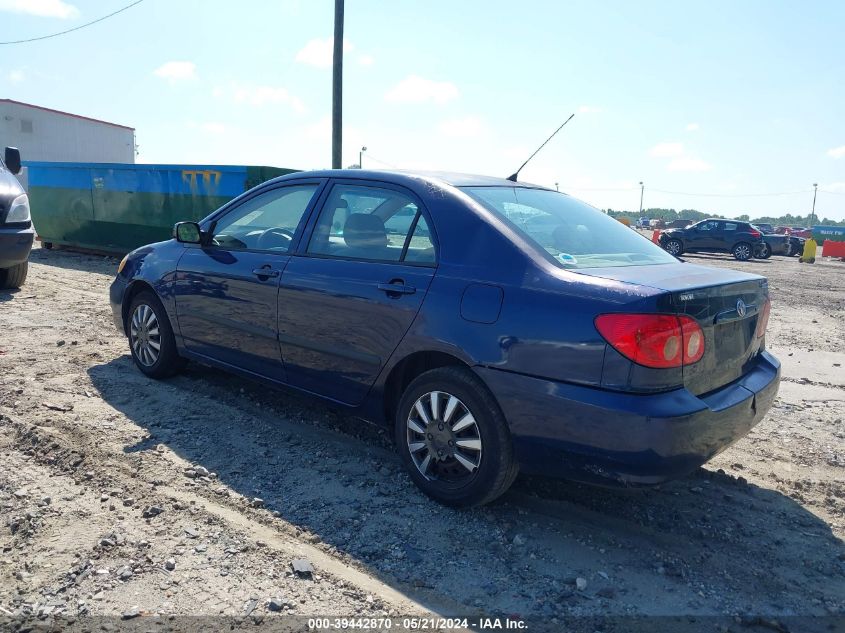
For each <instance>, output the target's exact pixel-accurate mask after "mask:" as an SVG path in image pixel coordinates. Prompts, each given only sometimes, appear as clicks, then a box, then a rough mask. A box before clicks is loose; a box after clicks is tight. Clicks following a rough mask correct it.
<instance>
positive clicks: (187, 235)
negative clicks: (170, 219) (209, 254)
mask: <svg viewBox="0 0 845 633" xmlns="http://www.w3.org/2000/svg"><path fill="white" fill-rule="evenodd" d="M173 237H175V238H176V241H177V242H184V243H185V244H199V243H200V242H201V241H202V232H201V231H200V225H199V224H197V223H196V222H177V223H176V225H175V226H174V227H173Z"/></svg>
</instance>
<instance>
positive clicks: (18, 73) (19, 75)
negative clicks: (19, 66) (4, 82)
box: [6, 70, 26, 84]
mask: <svg viewBox="0 0 845 633" xmlns="http://www.w3.org/2000/svg"><path fill="white" fill-rule="evenodd" d="M6 78H7V79H8V80H9V81H10V82H11V83H13V84H19V83H20V82H22V81H23V80H24V79H26V75H25V74H24V72H23V71H22V70H13V71H11V72H10V73H9V74H8V75H6Z"/></svg>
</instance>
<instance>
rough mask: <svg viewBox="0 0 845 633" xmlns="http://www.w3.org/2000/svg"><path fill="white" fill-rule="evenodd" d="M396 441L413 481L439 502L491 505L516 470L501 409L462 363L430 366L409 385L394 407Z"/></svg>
mask: <svg viewBox="0 0 845 633" xmlns="http://www.w3.org/2000/svg"><path fill="white" fill-rule="evenodd" d="M435 394H436V395H435ZM420 409H421V410H422V413H421V412H420ZM395 440H396V446H397V448H398V450H399V454H400V456H401V457H402V462H403V463H404V464H405V467H406V468H407V469H408V472H409V474H410V476H411V479H412V480H413V481H414V483H415V484H416V485H417V486H418V487H419V488H420V489H421V490H422V491H423V492H424V493H426V494H427V495H428V496H429V497H431V498H432V499H434V500H436V501H438V502H440V503H442V504H444V505H449V506H454V507H471V506H480V505H484V504H485V503H490V502H491V501H493V500H494V499H496V498H497V497H499V496H500V495H502V494H504V492H505V491H507V489H508V488H510V486H511V484H512V483H513V481H514V479H515V478H516V475H517V473H518V471H519V467H518V465H517V463H516V460H515V459H514V455H513V445H512V443H511V436H510V430H509V428H508V425H507V422H506V421H505V417H504V415H503V414H502V411H501V409H499V406H498V404H497V403H496V401H495V398H494V397H493V394H492V393H490V390H489V389H487V387H486V385H485V384H484V383H483V382H482V381H481V379H480V378H478V376H476V375H475V374H474V373H472V371H470V370H469V369H467V368H465V367H440V368H437V369H432V370H430V371H427V372H425V373H423V374H421V375H419V376H418V377H417V378H416V379H414V380H413V381H412V382H411V384H410V385H408V387H407V388H406V389H405V392H404V394H403V395H402V399H401V401H400V402H399V407H398V408H397V411H396V421H395Z"/></svg>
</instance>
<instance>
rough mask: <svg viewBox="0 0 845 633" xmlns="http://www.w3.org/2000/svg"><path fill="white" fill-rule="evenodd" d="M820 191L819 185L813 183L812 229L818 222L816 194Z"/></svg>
mask: <svg viewBox="0 0 845 633" xmlns="http://www.w3.org/2000/svg"><path fill="white" fill-rule="evenodd" d="M818 191H819V183H817V182H814V183H813V211H812V212H811V213H810V228H813V224H815V220H816V194H817V193H818Z"/></svg>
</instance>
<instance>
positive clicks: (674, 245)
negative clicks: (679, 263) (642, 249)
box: [663, 240, 684, 257]
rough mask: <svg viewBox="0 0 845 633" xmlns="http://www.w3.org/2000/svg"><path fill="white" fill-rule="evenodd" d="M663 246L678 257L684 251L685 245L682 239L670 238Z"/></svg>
mask: <svg viewBox="0 0 845 633" xmlns="http://www.w3.org/2000/svg"><path fill="white" fill-rule="evenodd" d="M663 248H664V249H665V251H666V252H667V253H669V254H670V255H674V256H675V257H678V256H679V255H681V254H682V253H683V252H684V245H683V244H681V241H680V240H669V241H667V242H666V244H665V245H664V246H663Z"/></svg>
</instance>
